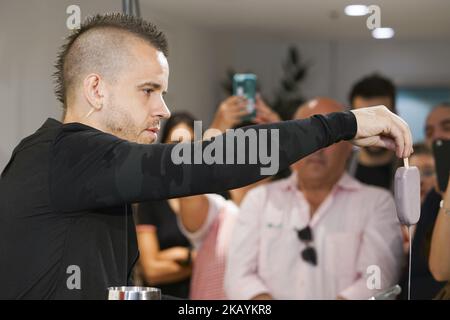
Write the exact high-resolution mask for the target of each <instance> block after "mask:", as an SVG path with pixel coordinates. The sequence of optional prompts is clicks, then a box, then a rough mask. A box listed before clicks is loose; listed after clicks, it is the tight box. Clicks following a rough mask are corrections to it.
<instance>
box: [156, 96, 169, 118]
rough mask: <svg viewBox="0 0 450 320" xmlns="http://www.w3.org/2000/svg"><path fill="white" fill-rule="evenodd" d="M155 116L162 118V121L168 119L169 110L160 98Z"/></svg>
mask: <svg viewBox="0 0 450 320" xmlns="http://www.w3.org/2000/svg"><path fill="white" fill-rule="evenodd" d="M156 112H157V114H156V116H158V117H160V118H162V119H168V118H170V110H169V108H168V107H167V105H166V102H165V101H164V99H162V98H161V103H160V104H159V106H158V109H157V111H156Z"/></svg>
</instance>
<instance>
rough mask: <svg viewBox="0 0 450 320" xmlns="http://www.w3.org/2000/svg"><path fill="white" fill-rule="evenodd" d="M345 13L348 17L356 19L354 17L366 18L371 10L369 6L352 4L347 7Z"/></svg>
mask: <svg viewBox="0 0 450 320" xmlns="http://www.w3.org/2000/svg"><path fill="white" fill-rule="evenodd" d="M344 11H345V14H346V15H348V16H353V17H354V16H365V15H366V14H367V13H368V12H369V9H368V8H367V6H365V5H362V4H352V5H349V6H346V7H345V9H344Z"/></svg>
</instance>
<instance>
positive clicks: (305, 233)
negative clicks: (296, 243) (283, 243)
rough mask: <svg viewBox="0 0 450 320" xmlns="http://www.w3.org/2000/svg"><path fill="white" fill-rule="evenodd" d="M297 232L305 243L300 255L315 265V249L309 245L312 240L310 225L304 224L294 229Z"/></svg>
mask: <svg viewBox="0 0 450 320" xmlns="http://www.w3.org/2000/svg"><path fill="white" fill-rule="evenodd" d="M295 231H296V232H297V236H298V238H299V239H300V241H302V242H303V243H304V244H305V245H306V248H305V249H303V250H302V252H301V253H300V256H301V257H302V259H303V260H304V261H305V262H308V263H310V264H312V265H314V266H316V265H317V253H316V249H314V247H313V246H311V244H310V243H311V242H312V241H313V234H312V230H311V228H310V226H306V227H305V228H303V229H301V230H295Z"/></svg>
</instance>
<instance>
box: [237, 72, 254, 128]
mask: <svg viewBox="0 0 450 320" xmlns="http://www.w3.org/2000/svg"><path fill="white" fill-rule="evenodd" d="M233 95H235V96H241V97H245V98H246V99H247V101H248V103H247V111H248V114H247V115H245V116H244V117H242V121H252V120H253V119H254V118H255V117H256V108H255V103H256V75H254V74H253V73H236V74H235V75H234V76H233Z"/></svg>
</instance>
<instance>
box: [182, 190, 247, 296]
mask: <svg viewBox="0 0 450 320" xmlns="http://www.w3.org/2000/svg"><path fill="white" fill-rule="evenodd" d="M206 196H207V198H208V201H209V210H208V216H207V219H206V222H205V223H204V224H203V226H202V227H201V228H200V229H199V230H198V231H197V232H195V233H191V232H189V231H187V230H186V229H185V228H184V227H183V224H182V223H181V220H180V219H179V218H178V224H179V226H180V229H181V231H182V232H183V233H184V234H185V235H186V237H187V238H188V239H189V240H190V241H191V242H192V243H193V245H194V247H195V248H196V249H197V257H196V259H195V262H194V265H193V270H192V277H191V291H190V298H191V299H193V300H225V299H227V297H226V295H225V290H224V277H225V266H226V257H227V254H228V246H229V242H230V237H231V233H232V228H233V226H234V221H235V218H236V215H237V213H238V210H239V209H238V207H237V206H236V205H235V204H234V202H232V201H230V200H225V199H224V198H223V197H221V196H219V195H216V194H208V195H206Z"/></svg>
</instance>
